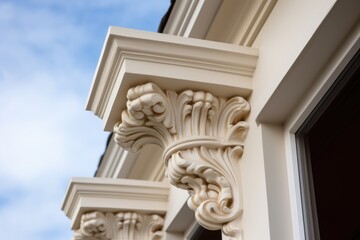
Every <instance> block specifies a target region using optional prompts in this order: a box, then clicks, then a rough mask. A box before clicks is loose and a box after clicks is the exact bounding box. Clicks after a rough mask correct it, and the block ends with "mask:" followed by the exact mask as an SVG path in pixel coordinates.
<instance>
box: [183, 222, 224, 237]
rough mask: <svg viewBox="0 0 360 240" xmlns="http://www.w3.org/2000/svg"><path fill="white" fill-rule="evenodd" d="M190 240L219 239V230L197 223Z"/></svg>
mask: <svg viewBox="0 0 360 240" xmlns="http://www.w3.org/2000/svg"><path fill="white" fill-rule="evenodd" d="M190 240H221V230H217V231H211V230H207V229H206V228H204V227H202V226H200V225H199V226H198V228H197V229H196V231H195V232H194V234H193V235H192V236H191V238H190Z"/></svg>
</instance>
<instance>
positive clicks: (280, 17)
mask: <svg viewBox="0 0 360 240" xmlns="http://www.w3.org/2000/svg"><path fill="white" fill-rule="evenodd" d="M172 2H173V6H172V7H171V12H170V14H169V16H168V19H167V21H166V23H164V25H163V31H162V32H163V33H149V32H142V31H136V30H131V29H124V28H118V27H111V28H110V29H109V32H108V35H107V37H106V42H105V44H104V47H103V51H102V54H101V56H100V59H99V63H98V66H97V70H96V74H95V77H94V80H93V85H92V88H91V90H90V95H89V99H88V105H87V110H89V111H92V112H93V113H94V114H95V115H97V116H98V117H99V118H101V119H102V121H103V123H104V130H105V131H108V132H112V133H113V134H112V135H111V136H110V138H109V142H108V145H107V149H106V152H105V153H104V155H103V157H102V160H101V162H100V164H99V168H98V170H97V172H96V176H95V177H94V178H74V179H73V180H72V181H71V183H70V185H69V188H68V191H67V193H66V196H65V200H64V204H63V211H64V212H65V213H66V215H67V216H68V217H69V218H70V219H71V222H72V229H73V230H74V239H111V240H113V239H114V240H115V239H136V240H142V239H168V240H178V239H179V240H180V239H181V240H182V239H189V240H190V239H191V240H195V239H243V240H265V239H272V240H289V239H320V238H321V239H356V237H359V236H358V235H359V231H360V224H359V221H358V219H357V217H356V216H359V214H360V210H359V206H358V204H357V203H358V202H359V201H358V200H360V199H359V198H357V197H356V194H353V193H354V192H355V193H356V191H357V190H356V189H357V188H356V186H358V185H359V184H360V180H359V179H358V178H357V177H347V176H348V175H350V176H356V172H355V171H351V169H358V167H359V163H357V162H359V161H357V160H359V157H356V156H354V153H355V149H356V146H353V145H351V144H350V143H349V142H348V141H349V139H350V138H351V137H352V136H355V137H356V134H357V133H360V132H359V127H358V126H357V125H358V124H357V123H358V121H357V120H359V116H360V114H359V113H360V110H359V105H360V104H359V103H360V100H359V97H357V95H359V94H358V91H357V90H358V89H359V88H358V85H359V84H358V82H360V79H359V77H358V76H359V74H358V69H359V66H360V65H359V64H358V62H359V58H358V50H359V46H360V42H359V36H360V2H359V1H356V0H338V1H335V0H326V1H325V0H324V1H322V0H316V1H285V0H211V1H209V0H177V1H172ZM347 89H350V90H347ZM344 91H346V92H345V93H343V92H344ZM341 96H346V97H349V96H352V98H350V100H348V101H347V102H344V101H342V102H343V103H344V105H341V107H338V108H337V109H338V110H332V109H333V108H332V106H333V105H334V104H333V105H332V103H335V102H339V101H340V100H339V99H341ZM339 104H340V103H339ZM339 104H337V105H339ZM335 105H336V104H335ZM339 106H340V105H339ZM344 109H345V110H346V109H348V110H349V111H345V112H343V111H342V110H344ZM350 110H351V111H350ZM327 112H333V113H334V114H333V115H331V114H328V115H324V114H325V113H327ZM322 116H324V117H322ZM344 116H346V118H345V117H344ZM337 118H339V119H348V121H346V122H344V123H343V122H341V123H340V120H339V119H337ZM319 119H325V120H323V121H320V120H319ZM333 119H336V121H333V122H331V121H332V120H333ZM326 120H331V121H326ZM337 124H339V126H338V125H337ZM327 125H329V128H323V129H322V130H321V131H320V130H317V129H321V128H317V127H316V126H327ZM334 125H335V126H334ZM343 126H351V131H349V132H346V131H345V128H344V127H343ZM334 129H339V130H338V131H334ZM326 133H329V134H328V135H326ZM334 135H336V136H337V137H336V138H334V139H333V140H331V139H332V138H331V137H332V136H334ZM326 140H329V141H328V142H327V141H326ZM339 142H341V144H339ZM335 143H336V144H335ZM331 146H332V147H331ZM314 149H317V150H318V151H315V150H314ZM319 149H321V151H320V150H319ZM344 152H348V153H349V154H347V155H346V154H344ZM321 154H322V155H321ZM326 154H327V155H326ZM336 154H338V155H336ZM335 155H336V156H340V157H334V158H332V157H331V156H335ZM317 159H319V160H317ZM324 159H326V160H324ZM332 165H333V166H332ZM331 166H332V167H331ZM341 166H347V167H344V168H341ZM317 169H320V170H317ZM325 173H328V174H325ZM334 179H335V180H334ZM345 186H346V187H345ZM347 187H348V188H349V189H348V190H346V189H347ZM327 188H329V190H328V191H325V190H324V189H327ZM334 196H343V197H339V198H336V197H334ZM324 199H325V200H324ZM349 199H352V200H351V201H350V200H349ZM329 202H332V204H328V203H329ZM345 206H348V208H345ZM334 209H350V211H345V210H340V211H338V212H337V211H336V210H334ZM344 212H353V215H352V214H347V213H346V214H344ZM330 213H331V214H330ZM206 229H207V230H206ZM208 230H210V231H208Z"/></svg>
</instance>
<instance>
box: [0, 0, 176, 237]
mask: <svg viewBox="0 0 360 240" xmlns="http://www.w3.org/2000/svg"><path fill="white" fill-rule="evenodd" d="M168 5H169V1H168V0H151V1H149V0H142V1H132V0H127V1H125V0H123V1H118V0H102V1H98V0H96V1H95V0H91V1H90V0H89V1H88V0H74V1H63V0H54V1H47V0H28V1H25V0H22V1H6V0H4V1H1V2H0V29H1V31H2V34H1V38H0V146H1V147H0V218H1V219H2V222H1V229H4V230H3V231H2V238H3V239H27V240H32V239H36V240H39V239H69V238H70V236H71V231H70V221H69V220H68V219H67V218H66V217H65V216H64V214H63V213H62V212H61V211H60V207H61V202H62V200H63V196H64V194H65V191H66V187H67V183H68V181H69V180H70V178H71V177H74V176H88V177H92V175H93V173H94V172H95V170H96V167H97V163H98V160H99V157H100V155H101V154H102V153H103V150H104V148H105V144H106V138H107V136H108V134H107V133H104V132H103V131H102V122H101V120H100V119H98V118H97V117H95V116H94V115H93V114H92V113H89V112H86V111H85V110H84V108H85V101H86V98H87V94H88V91H89V87H90V85H91V82H90V81H91V79H92V74H93V72H94V70H95V65H96V63H97V59H98V56H99V54H100V51H101V47H102V43H103V39H104V38H105V33H106V31H107V27H108V25H121V26H125V27H136V28H141V29H149V28H151V29H152V30H156V28H157V24H158V23H159V21H160V19H161V17H162V15H163V14H164V13H165V11H166V9H167V7H168ZM154 16H157V17H154ZM5 229H6V231H5ZM4 234H5V235H4Z"/></svg>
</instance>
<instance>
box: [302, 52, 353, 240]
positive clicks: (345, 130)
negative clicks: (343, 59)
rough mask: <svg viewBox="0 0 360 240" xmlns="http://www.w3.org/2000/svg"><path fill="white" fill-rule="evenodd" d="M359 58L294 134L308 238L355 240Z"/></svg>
mask: <svg viewBox="0 0 360 240" xmlns="http://www.w3.org/2000/svg"><path fill="white" fill-rule="evenodd" d="M359 55H360V54H359V52H358V53H357V54H356V55H355V57H354V58H353V59H352V61H351V62H350V63H349V64H348V66H347V67H346V68H345V69H344V71H343V72H342V73H341V74H340V76H339V78H338V79H337V80H336V81H335V83H334V84H333V86H332V87H331V88H330V90H329V91H328V93H327V94H326V95H325V96H324V98H323V99H322V101H321V102H320V103H319V104H318V106H317V107H316V108H315V109H314V111H313V112H312V114H310V116H309V117H308V119H307V120H306V121H305V123H304V124H303V126H302V127H301V128H300V129H299V130H298V132H297V133H296V139H297V145H298V155H299V171H300V178H301V179H300V182H301V191H302V198H303V199H302V202H303V212H304V218H305V221H304V224H305V228H306V234H307V239H308V240H313V239H322V240H360V151H359V150H360V56H359Z"/></svg>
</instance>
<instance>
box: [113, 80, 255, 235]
mask: <svg viewBox="0 0 360 240" xmlns="http://www.w3.org/2000/svg"><path fill="white" fill-rule="evenodd" d="M127 97H128V101H127V109H126V110H124V111H123V112H122V121H121V122H119V123H117V124H116V125H115V126H114V132H115V137H114V139H115V141H116V142H117V143H118V144H120V145H121V146H123V147H124V148H126V149H128V150H131V151H138V150H140V149H141V147H142V146H143V145H145V144H157V145H159V146H160V147H162V148H163V149H164V153H163V160H164V162H165V165H166V166H167V176H168V178H169V180H170V182H171V184H173V185H175V186H177V187H179V188H183V189H186V190H188V191H189V194H190V196H191V197H190V198H189V201H188V205H189V207H190V208H191V209H192V210H194V211H195V216H196V219H197V221H198V222H199V223H200V224H201V225H203V226H204V227H206V228H208V229H212V230H215V229H222V230H223V232H224V233H225V234H226V235H229V236H235V235H236V236H238V235H239V234H240V233H239V232H240V231H238V230H236V229H234V228H233V227H231V223H232V222H233V221H235V220H236V219H238V218H240V217H241V213H242V203H241V195H240V191H239V188H240V177H239V165H238V164H239V163H238V161H239V159H240V157H241V155H242V153H243V144H244V140H245V138H246V134H247V131H248V128H249V126H248V123H247V122H245V121H244V119H245V118H246V117H247V115H248V113H249V112H250V105H249V104H248V102H247V101H246V100H245V99H244V98H242V97H239V96H237V97H233V98H231V99H225V98H221V97H215V96H214V95H212V94H211V93H208V92H202V91H191V90H185V91H183V92H181V93H179V94H178V93H176V92H173V91H166V92H163V91H162V90H161V89H160V88H159V87H158V86H157V85H155V84H153V83H147V84H144V85H140V86H136V87H134V88H131V89H130V90H129V91H128V95H127Z"/></svg>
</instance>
